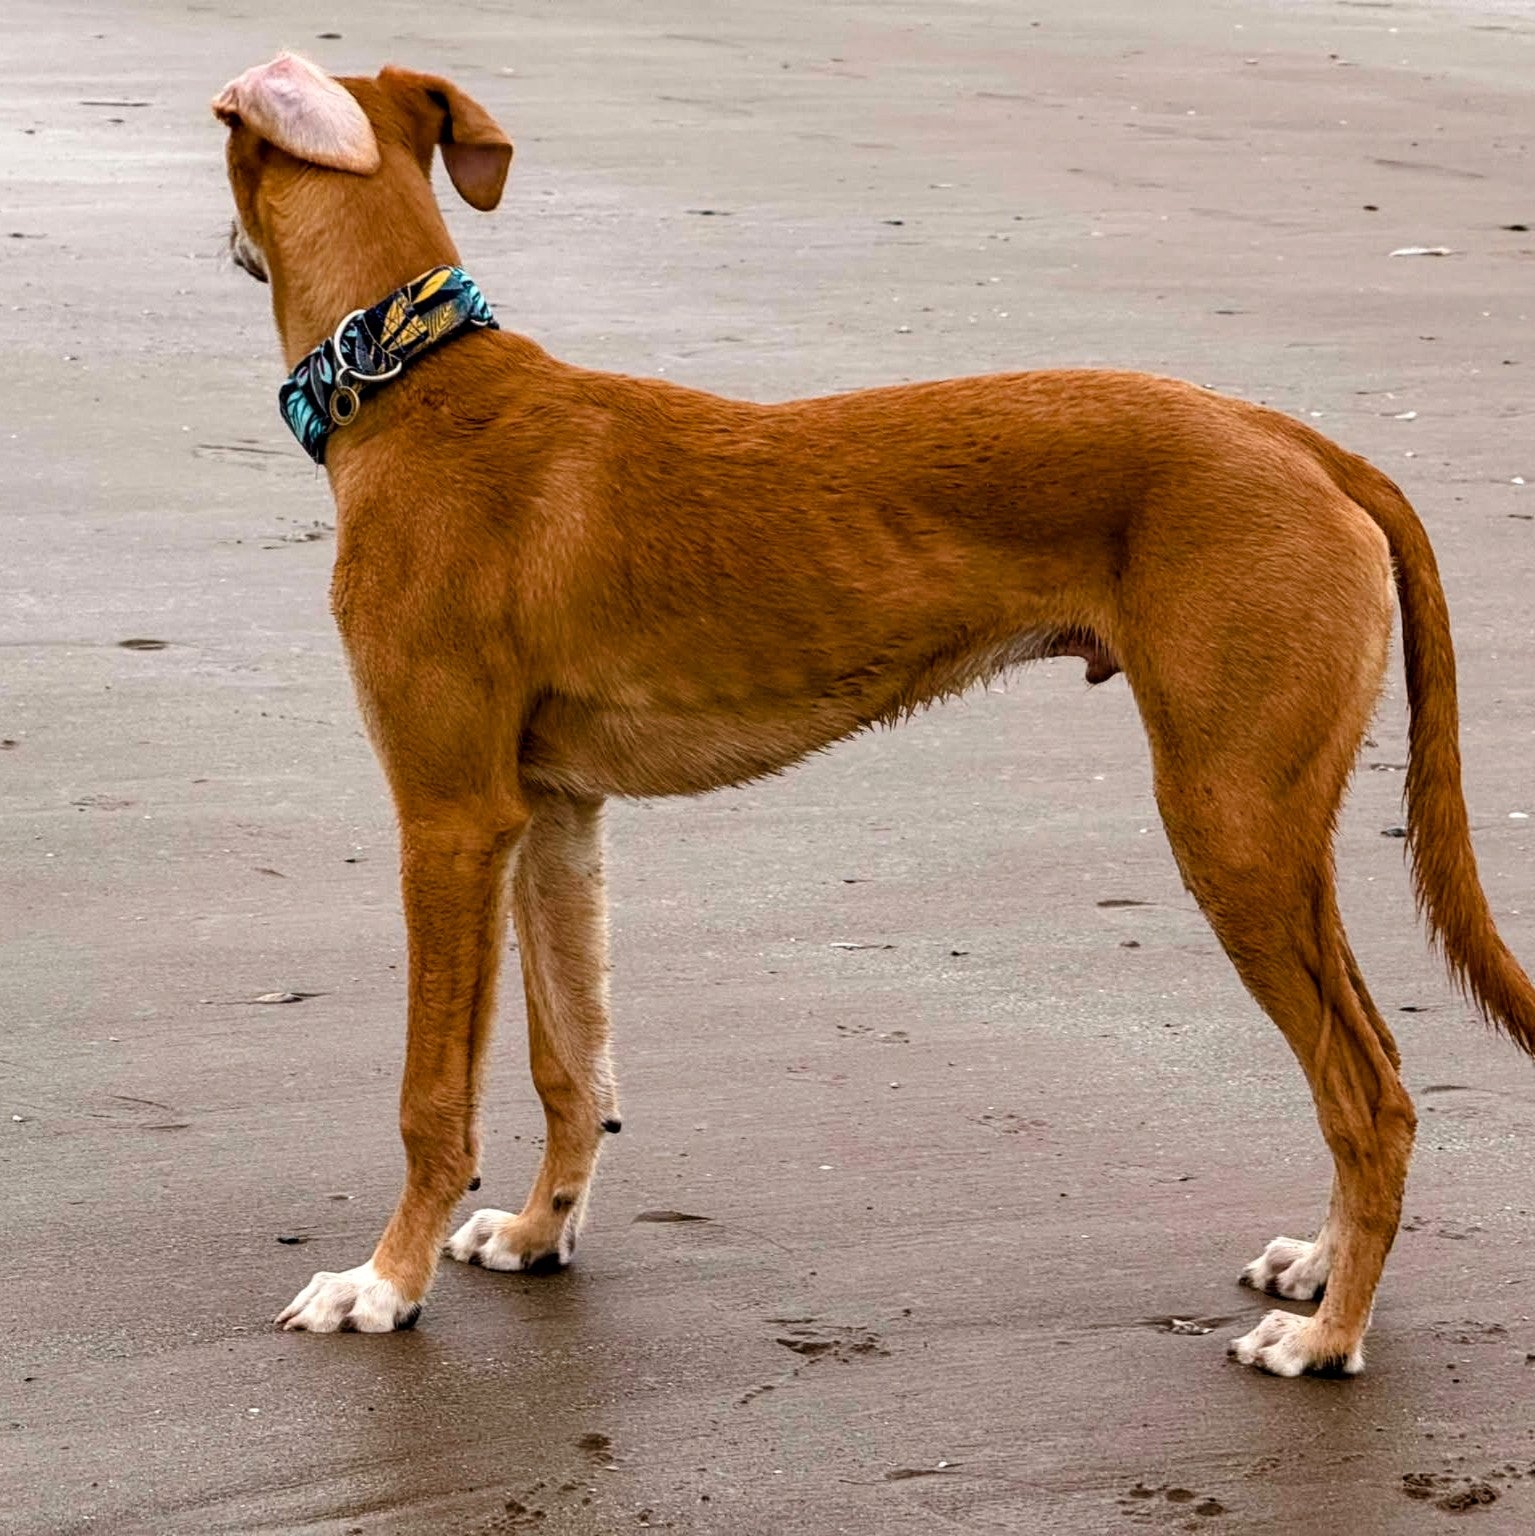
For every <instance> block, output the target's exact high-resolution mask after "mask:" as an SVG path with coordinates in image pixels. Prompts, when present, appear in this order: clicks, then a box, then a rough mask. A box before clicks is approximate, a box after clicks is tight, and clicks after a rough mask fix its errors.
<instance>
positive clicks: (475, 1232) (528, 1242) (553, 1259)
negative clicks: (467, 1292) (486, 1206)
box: [446, 1210, 575, 1274]
mask: <svg viewBox="0 0 1535 1536" xmlns="http://www.w3.org/2000/svg"><path fill="white" fill-rule="evenodd" d="M549 1225H550V1224H549V1223H543V1224H539V1223H535V1222H534V1221H532V1220H530V1219H529V1218H528V1217H526V1216H522V1215H517V1214H515V1213H513V1212H510V1211H494V1210H484V1211H476V1212H475V1213H474V1215H473V1216H471V1217H470V1218H469V1220H468V1221H466V1222H465V1223H464V1224H463V1226H461V1227H460V1228H459V1229H458V1231H457V1232H455V1233H454V1234H453V1236H452V1237H450V1238H449V1239H448V1242H447V1250H446V1251H447V1253H448V1255H449V1256H450V1257H451V1258H455V1259H457V1260H458V1261H459V1263H460V1264H478V1265H479V1266H480V1267H481V1268H483V1269H499V1270H506V1271H526V1272H531V1273H534V1274H549V1273H551V1272H552V1271H554V1270H558V1269H563V1268H564V1267H565V1266H566V1265H567V1264H568V1263H569V1262H570V1256H571V1254H572V1253H574V1252H575V1233H574V1231H573V1230H571V1224H570V1223H568V1222H567V1223H564V1224H563V1225H562V1224H560V1223H558V1222H556V1223H554V1224H553V1226H552V1230H541V1227H544V1226H549Z"/></svg>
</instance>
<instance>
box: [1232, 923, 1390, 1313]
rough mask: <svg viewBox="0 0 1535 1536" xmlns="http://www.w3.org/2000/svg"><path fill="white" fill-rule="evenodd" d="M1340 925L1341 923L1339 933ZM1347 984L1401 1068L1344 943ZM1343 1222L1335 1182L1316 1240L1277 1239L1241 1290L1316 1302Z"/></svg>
mask: <svg viewBox="0 0 1535 1536" xmlns="http://www.w3.org/2000/svg"><path fill="white" fill-rule="evenodd" d="M1341 927H1342V922H1341V918H1340V919H1339V930H1340V932H1341ZM1345 953H1346V957H1347V963H1348V977H1349V983H1350V985H1351V986H1352V987H1353V989H1354V995H1355V997H1357V998H1358V999H1359V1002H1360V1004H1361V1006H1362V1007H1363V1008H1364V1010H1365V1013H1366V1014H1367V1015H1368V1017H1369V1020H1370V1023H1371V1025H1372V1026H1373V1027H1374V1030H1375V1037H1376V1039H1377V1040H1378V1041H1379V1042H1380V1046H1381V1049H1382V1050H1383V1051H1384V1052H1385V1053H1386V1056H1387V1058H1388V1059H1389V1060H1390V1062H1391V1065H1392V1066H1393V1067H1397V1068H1400V1066H1401V1053H1400V1052H1399V1051H1398V1050H1397V1045H1396V1040H1395V1038H1394V1037H1393V1036H1392V1034H1391V1030H1390V1028H1389V1026H1388V1025H1387V1023H1386V1021H1385V1019H1384V1018H1382V1017H1381V1013H1380V1010H1379V1009H1378V1008H1377V1007H1376V1006H1375V1001H1374V999H1373V998H1372V997H1371V996H1370V992H1369V988H1368V987H1366V985H1365V982H1364V977H1363V976H1362V975H1361V974H1360V971H1359V964H1358V962H1357V961H1356V960H1355V959H1354V954H1353V951H1352V950H1351V949H1348V947H1347V944H1346V943H1345ZM1342 1221H1343V1207H1342V1204H1341V1200H1340V1196H1339V1190H1338V1181H1337V1180H1336V1179H1334V1180H1333V1189H1332V1198H1331V1199H1330V1200H1329V1201H1328V1204H1327V1215H1326V1218H1325V1219H1324V1221H1323V1222H1322V1226H1321V1230H1320V1231H1319V1232H1318V1233H1317V1235H1316V1237H1315V1238H1314V1239H1313V1240H1312V1241H1310V1242H1307V1241H1305V1240H1304V1239H1302V1238H1296V1237H1276V1238H1274V1239H1273V1241H1272V1242H1270V1243H1269V1244H1268V1246H1267V1247H1265V1248H1264V1250H1263V1252H1262V1253H1260V1254H1259V1255H1258V1257H1257V1258H1256V1259H1254V1260H1253V1261H1252V1263H1251V1264H1249V1265H1248V1266H1247V1267H1246V1268H1245V1269H1244V1270H1243V1271H1242V1274H1241V1277H1240V1278H1241V1281H1242V1284H1243V1285H1250V1286H1251V1287H1252V1288H1253V1289H1254V1290H1257V1291H1267V1292H1268V1294H1269V1295H1271V1296H1283V1297H1286V1298H1287V1299H1288V1300H1290V1301H1316V1300H1317V1299H1318V1298H1319V1297H1320V1296H1321V1294H1322V1292H1323V1291H1325V1290H1326V1289H1327V1277H1328V1275H1329V1274H1330V1273H1331V1270H1332V1258H1333V1250H1334V1248H1335V1247H1336V1242H1337V1233H1338V1230H1339V1227H1340V1224H1341V1223H1342Z"/></svg>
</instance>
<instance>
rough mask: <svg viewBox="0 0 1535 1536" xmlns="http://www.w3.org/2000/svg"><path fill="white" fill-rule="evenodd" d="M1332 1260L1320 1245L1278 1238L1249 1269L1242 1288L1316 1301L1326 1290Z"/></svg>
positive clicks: (1244, 1275)
mask: <svg viewBox="0 0 1535 1536" xmlns="http://www.w3.org/2000/svg"><path fill="white" fill-rule="evenodd" d="M1330 1268H1331V1258H1330V1256H1329V1255H1328V1252H1327V1250H1326V1249H1325V1248H1324V1247H1323V1246H1322V1245H1321V1244H1320V1243H1303V1242H1302V1241H1301V1240H1300V1239H1299V1238H1297V1237H1276V1238H1275V1239H1274V1241H1273V1242H1271V1243H1270V1244H1269V1245H1268V1247H1267V1248H1265V1249H1264V1250H1263V1252H1262V1253H1260V1254H1259V1255H1258V1257H1257V1258H1256V1259H1254V1260H1253V1261H1252V1263H1251V1264H1249V1265H1248V1266H1247V1268H1246V1269H1244V1270H1243V1271H1242V1277H1241V1278H1242V1284H1243V1285H1250V1286H1251V1287H1252V1288H1253V1289H1254V1290H1255V1291H1267V1292H1268V1294H1269V1295H1270V1296H1285V1297H1288V1298H1289V1300H1291V1301H1315V1300H1316V1299H1317V1298H1318V1297H1319V1296H1320V1295H1321V1294H1322V1292H1323V1291H1325V1290H1326V1289H1327V1272H1328V1270H1329V1269H1330Z"/></svg>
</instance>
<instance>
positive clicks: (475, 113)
mask: <svg viewBox="0 0 1535 1536" xmlns="http://www.w3.org/2000/svg"><path fill="white" fill-rule="evenodd" d="M378 83H379V85H380V86H381V87H382V88H383V89H384V90H385V91H387V92H388V93H389V94H390V95H391V96H393V97H394V99H395V101H396V102H398V103H399V105H400V106H401V107H403V108H404V109H405V110H406V111H407V112H408V113H409V114H410V115H411V117H412V118H413V119H415V120H416V121H417V122H418V123H419V124H420V125H421V126H422V127H423V129H424V130H425V135H426V140H427V143H428V145H430V144H432V143H435V144H437V145H438V146H439V147H440V148H441V150H442V163H443V164H444V165H445V166H446V167H447V170H448V175H449V176H450V177H451V178H452V180H453V185H454V186H455V187H457V188H458V195H459V196H460V197H461V198H463V200H464V201H465V202H466V203H468V204H469V206H470V207H471V208H478V209H479V210H480V211H481V212H482V213H489V212H490V210H491V209H492V208H494V207H495V206H496V204H497V203H499V202H500V201H501V189H502V187H503V186H505V184H506V173H507V171H508V170H509V169H510V168H511V164H512V141H511V140H510V139H509V138H507V136H506V132H505V130H504V129H503V128H502V127H501V125H500V124H499V123H498V122H497V121H496V120H495V118H493V117H492V116H491V115H490V113H489V112H487V111H486V110H485V108H484V107H482V106H481V105H480V104H479V102H477V101H476V100H475V99H474V98H473V97H472V96H467V95H465V93H464V92H463V91H461V90H459V88H458V87H457V86H456V85H454V83H453V82H452V81H451V80H444V79H443V78H442V76H441V75H422V74H418V73H417V72H416V71H415V70H413V69H400V68H399V67H398V66H397V65H394V64H386V65H385V66H384V68H383V69H381V70H380V71H379V73H378Z"/></svg>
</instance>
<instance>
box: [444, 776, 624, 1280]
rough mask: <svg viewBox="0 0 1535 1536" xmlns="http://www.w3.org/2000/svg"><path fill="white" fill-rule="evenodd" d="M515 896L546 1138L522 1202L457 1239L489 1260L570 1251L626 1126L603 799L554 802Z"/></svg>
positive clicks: (541, 810) (527, 842)
mask: <svg viewBox="0 0 1535 1536" xmlns="http://www.w3.org/2000/svg"><path fill="white" fill-rule="evenodd" d="M512 906H513V911H514V913H515V916H516V921H517V939H518V943H519V945H520V947H521V950H522V974H523V981H524V983H525V984H526V988H527V999H528V1056H529V1062H530V1065H531V1067H532V1070H533V1082H534V1085H535V1086H536V1087H537V1089H538V1095H539V1098H540V1099H541V1100H542V1101H543V1106H544V1118H545V1121H546V1124H547V1129H548V1136H547V1140H546V1142H545V1144H544V1156H543V1161H542V1162H541V1163H540V1165H539V1169H538V1175H537V1177H536V1178H535V1179H534V1181H533V1188H532V1190H531V1191H530V1192H529V1194H528V1198H527V1200H526V1201H525V1202H524V1204H523V1207H522V1210H521V1211H520V1212H518V1213H515V1214H513V1213H511V1212H508V1211H500V1210H483V1211H476V1212H475V1213H474V1215H473V1216H471V1217H470V1218H469V1220H468V1221H466V1222H465V1223H464V1225H463V1226H462V1227H460V1228H459V1230H458V1231H457V1232H456V1233H454V1235H453V1238H452V1240H451V1241H450V1242H449V1244H448V1252H449V1253H451V1254H452V1255H453V1257H454V1258H456V1259H460V1260H463V1261H464V1262H465V1263H470V1264H483V1265H484V1266H485V1267H486V1268H487V1269H532V1268H534V1267H535V1266H537V1267H559V1266H562V1265H564V1264H566V1263H568V1262H569V1261H570V1256H571V1253H572V1251H573V1250H574V1248H575V1244H576V1235H577V1233H578V1232H579V1230H580V1227H581V1221H582V1218H583V1217H584V1215H585V1213H586V1197H587V1192H588V1191H589V1189H590V1188H591V1181H592V1173H593V1171H594V1169H595V1168H596V1164H597V1152H598V1149H599V1147H600V1146H601V1144H602V1137H603V1133H604V1132H612V1131H616V1130H617V1129H618V1127H619V1120H618V1091H617V1088H616V1087H615V1085H614V1081H613V1067H612V1062H611V1059H610V1057H609V1054H608V1039H609V1031H608V996H607V907H606V896H605V892H604V888H603V874H602V805H601V802H593V801H575V800H545V801H541V802H539V803H538V804H537V805H536V806H535V808H534V811H533V818H532V820H531V822H530V823H529V825H528V829H527V832H526V834H525V836H524V837H523V840H522V845H521V847H520V848H519V850H518V855H517V863H516V868H515V871H514V873H513V876H512Z"/></svg>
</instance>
